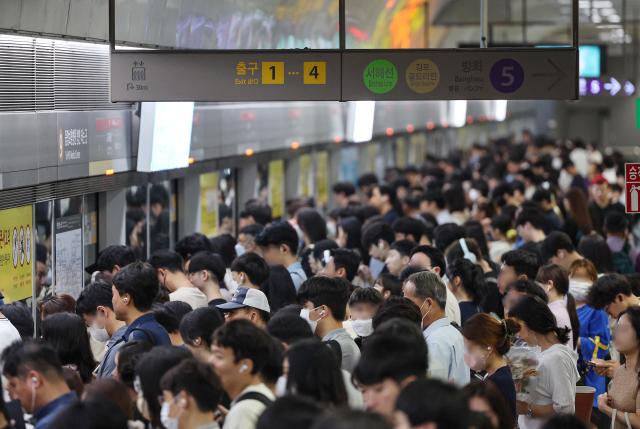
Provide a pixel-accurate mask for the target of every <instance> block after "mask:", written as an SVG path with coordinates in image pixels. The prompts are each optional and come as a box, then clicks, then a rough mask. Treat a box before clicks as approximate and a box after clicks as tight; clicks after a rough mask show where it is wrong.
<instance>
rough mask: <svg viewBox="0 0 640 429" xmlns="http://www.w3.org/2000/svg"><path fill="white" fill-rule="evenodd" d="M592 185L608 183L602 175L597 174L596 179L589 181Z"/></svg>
mask: <svg viewBox="0 0 640 429" xmlns="http://www.w3.org/2000/svg"><path fill="white" fill-rule="evenodd" d="M591 184H592V185H608V184H609V181H608V180H607V179H606V178H605V177H604V176H603V175H602V174H598V175H597V176H596V177H594V178H593V179H591Z"/></svg>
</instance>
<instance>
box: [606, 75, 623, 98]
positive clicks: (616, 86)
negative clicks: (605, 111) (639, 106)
mask: <svg viewBox="0 0 640 429" xmlns="http://www.w3.org/2000/svg"><path fill="white" fill-rule="evenodd" d="M604 89H605V90H606V91H609V94H611V95H612V96H615V95H616V94H618V93H619V92H620V90H621V89H622V85H620V82H618V80H617V79H616V78H615V77H612V78H610V80H609V82H607V83H605V84H604Z"/></svg>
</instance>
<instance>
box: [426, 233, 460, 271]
mask: <svg viewBox="0 0 640 429" xmlns="http://www.w3.org/2000/svg"><path fill="white" fill-rule="evenodd" d="M466 235H467V233H466V231H465V230H464V227H462V226H460V225H458V224H455V223H443V224H442V225H438V226H437V227H436V229H435V230H434V231H433V239H434V246H435V247H436V248H437V249H438V250H440V251H441V252H444V251H445V250H446V249H447V247H449V245H450V244H451V243H453V242H455V241H458V240H460V239H461V238H465V237H466ZM441 268H442V269H443V270H444V268H445V267H441Z"/></svg>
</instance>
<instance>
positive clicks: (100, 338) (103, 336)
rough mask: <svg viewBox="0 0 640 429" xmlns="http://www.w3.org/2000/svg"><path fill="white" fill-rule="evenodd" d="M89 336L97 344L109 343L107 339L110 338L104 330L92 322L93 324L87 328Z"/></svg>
mask: <svg viewBox="0 0 640 429" xmlns="http://www.w3.org/2000/svg"><path fill="white" fill-rule="evenodd" d="M89 335H91V338H93V339H94V340H95V341H97V342H99V343H106V342H107V341H109V338H111V337H110V336H109V333H108V332H107V330H106V329H105V328H100V327H98V324H97V323H96V322H93V324H92V325H91V326H89Z"/></svg>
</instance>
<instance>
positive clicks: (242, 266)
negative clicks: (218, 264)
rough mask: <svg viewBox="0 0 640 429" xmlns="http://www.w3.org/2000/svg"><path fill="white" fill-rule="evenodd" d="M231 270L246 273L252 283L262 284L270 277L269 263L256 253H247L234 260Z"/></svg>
mask: <svg viewBox="0 0 640 429" xmlns="http://www.w3.org/2000/svg"><path fill="white" fill-rule="evenodd" d="M230 269H231V271H235V272H237V273H245V274H246V275H247V277H248V278H249V281H250V282H251V284H254V285H257V286H260V285H262V284H263V283H264V282H266V281H267V279H268V278H269V265H267V263H266V262H265V260H264V259H263V258H262V257H261V256H259V255H258V254H256V253H252V252H250V253H245V254H244V255H240V256H238V257H237V258H236V259H234V260H233V262H232V263H231V267H230Z"/></svg>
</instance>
